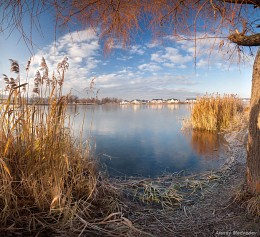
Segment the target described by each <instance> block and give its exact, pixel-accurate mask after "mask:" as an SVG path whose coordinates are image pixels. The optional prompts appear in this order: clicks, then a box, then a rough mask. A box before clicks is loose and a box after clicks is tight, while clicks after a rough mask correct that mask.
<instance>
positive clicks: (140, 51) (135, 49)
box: [130, 45, 145, 55]
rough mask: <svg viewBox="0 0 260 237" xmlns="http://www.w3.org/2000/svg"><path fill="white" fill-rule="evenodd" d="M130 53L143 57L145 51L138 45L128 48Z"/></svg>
mask: <svg viewBox="0 0 260 237" xmlns="http://www.w3.org/2000/svg"><path fill="white" fill-rule="evenodd" d="M130 53H131V54H139V55H143V54H144V53H145V50H144V49H143V47H142V46H140V45H133V46H132V47H131V48H130Z"/></svg>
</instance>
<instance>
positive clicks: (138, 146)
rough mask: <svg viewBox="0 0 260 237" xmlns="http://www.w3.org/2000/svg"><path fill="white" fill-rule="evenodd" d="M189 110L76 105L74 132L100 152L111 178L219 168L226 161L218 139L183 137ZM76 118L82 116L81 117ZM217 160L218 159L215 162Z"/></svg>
mask: <svg viewBox="0 0 260 237" xmlns="http://www.w3.org/2000/svg"><path fill="white" fill-rule="evenodd" d="M189 113H190V111H189V109H188V106H187V105H127V106H119V105H114V106H113V105H102V106H93V105H92V106H89V105H88V106H84V105H81V106H76V107H75V106H70V107H69V108H68V114H70V115H72V116H74V124H73V129H74V131H75V134H80V131H81V128H82V121H83V120H84V126H83V127H84V131H83V134H82V137H83V139H85V140H87V139H90V140H91V141H92V143H95V144H93V147H96V150H95V155H96V156H98V157H99V158H100V160H101V162H102V163H103V164H105V165H106V166H107V170H108V172H109V174H110V175H129V176H136V175H138V176H146V177H147V176H151V177H154V176H158V175H162V174H163V173H164V172H170V173H172V172H178V171H180V170H187V171H191V172H198V171H204V170H208V169H214V168H216V167H218V166H219V164H220V160H221V159H222V157H223V154H224V149H222V145H221V141H220V140H218V139H219V138H218V136H217V135H216V136H215V137H214V135H212V134H204V135H203V134H202V133H197V132H192V133H190V134H188V133H186V134H183V132H182V131H181V126H182V123H181V122H182V119H183V118H184V117H187V116H188V115H189ZM75 114H76V115H75ZM212 157H214V158H212Z"/></svg>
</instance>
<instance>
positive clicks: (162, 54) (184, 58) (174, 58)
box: [151, 47, 193, 65]
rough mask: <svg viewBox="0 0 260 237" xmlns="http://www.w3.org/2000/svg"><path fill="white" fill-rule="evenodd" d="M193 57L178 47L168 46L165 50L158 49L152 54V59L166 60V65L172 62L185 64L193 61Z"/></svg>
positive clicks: (157, 60) (156, 60)
mask: <svg viewBox="0 0 260 237" xmlns="http://www.w3.org/2000/svg"><path fill="white" fill-rule="evenodd" d="M192 59H193V57H192V56H191V55H189V54H186V55H184V54H181V53H180V51H179V50H178V49H177V48H174V47H166V48H165V49H164V51H158V52H156V53H153V54H152V55H151V60H152V61H155V62H159V63H162V62H165V63H168V64H166V65H169V64H170V63H171V64H185V63H188V62H190V61H192Z"/></svg>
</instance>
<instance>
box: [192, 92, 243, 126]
mask: <svg viewBox="0 0 260 237" xmlns="http://www.w3.org/2000/svg"><path fill="white" fill-rule="evenodd" d="M243 110H244V106H243V103H242V101H241V100H240V99H239V98H237V97H236V96H234V95H224V96H220V95H218V94H216V95H205V96H204V97H202V98H200V99H199V100H198V102H197V103H195V104H194V106H193V108H192V113H191V123H192V127H193V129H199V130H207V131H224V130H227V129H230V128H231V127H235V126H237V125H238V126H239V124H240V123H241V120H242V119H243V118H242V117H243Z"/></svg>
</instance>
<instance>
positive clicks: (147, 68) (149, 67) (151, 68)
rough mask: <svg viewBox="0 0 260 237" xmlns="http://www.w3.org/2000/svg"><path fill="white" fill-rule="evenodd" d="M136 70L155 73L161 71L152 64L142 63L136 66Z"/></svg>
mask: <svg viewBox="0 0 260 237" xmlns="http://www.w3.org/2000/svg"><path fill="white" fill-rule="evenodd" d="M138 69H140V70H143V71H148V72H155V71H158V70H160V69H161V67H160V66H158V65H156V64H153V63H144V64H141V65H139V66H138Z"/></svg>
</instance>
